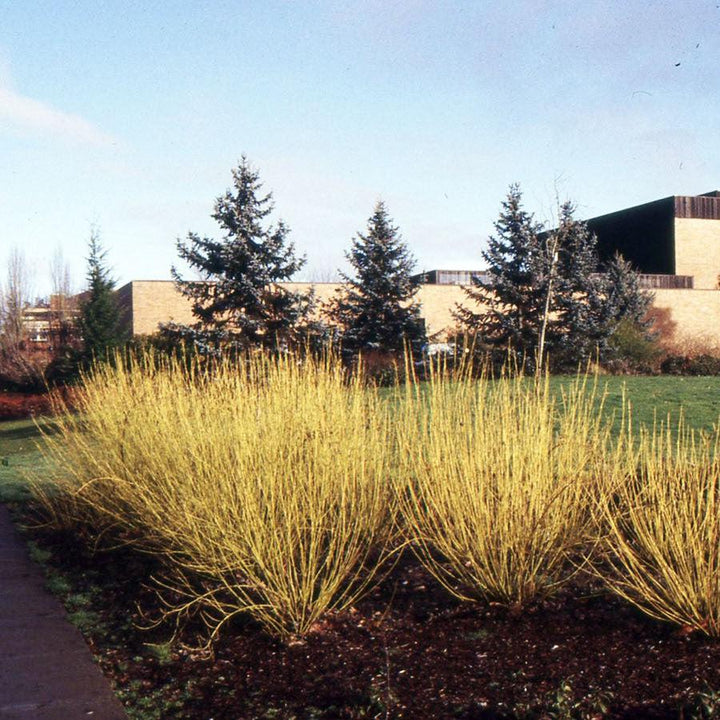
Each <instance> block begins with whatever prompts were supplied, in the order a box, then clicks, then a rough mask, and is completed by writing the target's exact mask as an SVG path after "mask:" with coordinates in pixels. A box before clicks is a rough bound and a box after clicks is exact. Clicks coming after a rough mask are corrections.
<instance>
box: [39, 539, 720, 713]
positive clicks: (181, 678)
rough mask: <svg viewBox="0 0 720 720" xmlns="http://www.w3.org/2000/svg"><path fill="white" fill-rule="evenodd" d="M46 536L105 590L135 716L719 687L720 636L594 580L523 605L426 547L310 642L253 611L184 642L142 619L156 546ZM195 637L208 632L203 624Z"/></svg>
mask: <svg viewBox="0 0 720 720" xmlns="http://www.w3.org/2000/svg"><path fill="white" fill-rule="evenodd" d="M35 539H36V541H37V542H38V543H39V544H40V545H41V546H43V547H46V548H49V549H52V552H53V556H52V559H51V560H50V564H51V565H52V566H53V567H54V568H55V571H59V572H61V573H62V574H63V576H64V577H66V578H69V579H70V581H71V585H72V586H73V590H72V591H71V594H70V596H69V597H68V602H69V606H70V609H71V610H72V609H73V607H74V605H73V603H77V597H78V595H79V596H81V597H83V596H91V597H92V605H91V607H86V608H85V610H86V615H87V612H90V614H91V622H90V625H91V628H90V631H89V632H90V640H89V641H90V644H91V646H92V648H93V650H94V651H95V652H96V654H97V655H98V658H99V661H100V663H101V665H102V666H103V668H104V670H105V672H106V673H107V674H109V675H110V676H111V677H112V678H113V679H114V682H115V683H116V686H117V688H118V690H119V691H120V695H121V697H123V698H124V700H125V701H126V702H127V703H129V704H130V705H131V706H132V707H134V708H135V712H136V713H137V714H135V715H133V716H132V717H136V718H163V720H164V719H165V718H183V719H185V720H195V719H197V720H200V719H201V718H202V720H209V719H210V718H212V719H213V720H242V719H244V718H248V719H250V718H281V719H283V720H290V719H291V718H294V719H296V720H300V719H307V720H310V719H311V718H312V719H315V720H317V719H320V718H322V719H327V720H330V719H331V718H332V719H335V718H337V719H338V720H340V719H343V718H347V719H351V718H412V719H413V720H422V719H424V718H428V719H429V718H460V719H462V720H480V719H482V718H488V719H489V718H516V717H517V718H522V717H536V718H550V717H552V718H563V717H567V718H571V717H577V718H581V717H582V718H592V717H601V716H602V715H601V711H600V707H601V704H602V701H605V704H606V705H607V706H608V708H609V712H608V714H607V715H606V716H607V717H613V718H628V719H629V718H658V719H660V718H689V717H705V715H700V714H697V713H699V710H698V708H699V707H700V700H701V693H704V694H705V698H706V700H707V702H708V703H712V702H714V701H715V699H714V698H713V696H712V692H711V690H710V689H720V641H716V640H712V639H709V638H707V637H704V636H702V635H700V634H687V633H684V632H682V631H681V630H678V629H676V628H674V627H672V626H670V625H665V624H662V623H659V622H657V621H654V620H652V619H650V618H647V617H645V616H644V615H642V614H640V613H639V612H638V611H636V610H635V609H633V608H632V607H630V606H629V605H627V604H626V603H624V602H622V601H620V600H618V599H616V598H613V597H609V596H607V595H605V594H603V593H602V592H601V591H600V588H598V587H597V586H596V585H595V584H594V583H593V582H592V581H590V580H587V579H586V580H585V581H584V582H583V583H581V584H578V585H577V586H575V587H573V588H568V589H567V590H566V591H565V592H564V593H563V594H562V595H561V596H559V597H556V598H554V599H552V600H548V601H545V602H543V603H539V604H537V605H535V606H532V607H528V608H525V609H523V610H522V611H512V610H510V609H507V608H504V607H500V606H492V605H488V604H483V603H477V604H468V603H461V602H458V601H456V600H454V599H453V598H452V597H450V596H449V595H447V594H446V593H445V592H444V591H443V590H442V589H440V588H439V587H438V586H437V584H436V583H435V582H434V581H433V580H432V578H430V577H428V576H427V574H426V573H425V571H424V570H423V569H422V568H421V567H419V566H418V564H417V563H416V562H415V561H414V560H413V559H412V557H407V558H406V559H405V560H404V561H403V562H402V563H401V564H400V565H399V566H398V567H397V568H396V570H395V571H394V573H393V575H392V576H391V577H390V578H388V580H387V581H386V582H385V583H384V584H383V585H382V586H381V587H380V588H378V589H377V590H376V591H375V592H374V593H373V594H372V595H371V596H370V597H368V598H367V599H366V600H364V601H363V602H361V603H360V604H359V605H358V606H357V607H356V608H354V609H353V610H351V611H347V612H343V613H339V614H334V615H331V616H330V617H328V619H327V620H325V621H324V622H323V623H321V624H319V625H318V626H317V627H316V628H315V631H314V632H312V633H311V634H310V635H309V636H308V637H307V638H306V639H304V640H303V641H301V642H296V643H289V644H282V643H280V642H278V641H276V640H273V639H272V638H270V637H268V636H267V635H266V634H264V633H263V632H262V631H261V630H259V629H258V627H257V626H255V625H254V624H253V623H252V622H250V621H241V622H237V623H235V624H234V625H233V626H232V627H230V628H228V629H227V630H226V631H225V632H224V634H223V635H222V637H221V638H220V640H219V641H218V642H217V644H216V645H215V648H214V652H212V653H202V652H198V651H193V650H189V649H187V648H185V649H183V647H182V645H181V644H180V643H176V644H174V645H173V646H171V648H170V650H169V651H168V652H164V653H158V651H157V648H155V649H153V646H152V645H151V644H152V643H158V642H160V641H161V640H162V639H163V638H164V637H167V629H165V630H160V631H157V630H155V631H151V632H148V631H144V632H140V631H138V630H137V629H136V628H135V627H134V626H133V623H134V622H138V621H141V618H140V615H139V614H138V611H137V608H136V602H137V601H140V603H141V605H142V607H144V609H145V610H150V611H152V609H153V606H154V605H155V604H156V598H155V595H154V593H152V592H151V591H149V590H147V589H143V587H142V586H143V584H144V583H146V582H148V580H149V577H150V575H151V574H152V573H153V572H154V571H156V570H157V568H155V567H154V566H153V564H152V560H151V559H150V558H148V557H146V556H141V555H138V554H135V553H133V552H130V551H122V552H115V553H113V554H97V555H95V556H91V555H89V554H87V553H86V552H85V551H83V550H82V549H80V547H79V546H77V545H76V544H75V543H74V541H72V540H71V539H69V538H67V537H61V536H59V535H57V534H49V533H40V534H38V533H36V534H35ZM128 578H130V581H128ZM93 587H96V588H98V587H99V590H97V589H96V590H92V588H93ZM73 598H75V599H73ZM93 613H94V614H95V615H93ZM93 617H94V620H92V618H93ZM85 621H86V622H87V618H85ZM163 634H164V635H163ZM180 639H181V640H184V641H186V642H188V643H191V644H192V643H193V641H195V640H196V639H197V638H196V636H195V635H194V634H193V628H192V626H188V627H187V628H186V629H185V631H184V634H183V635H182V636H181V638H180ZM693 708H695V713H693V711H692V709H693ZM141 710H142V713H145V714H141ZM565 710H567V712H568V713H570V714H567V713H566V714H563V712H564V711H565ZM718 711H720V698H719V699H717V707H716V709H715V712H716V713H717V712H718ZM707 717H710V716H709V715H707Z"/></svg>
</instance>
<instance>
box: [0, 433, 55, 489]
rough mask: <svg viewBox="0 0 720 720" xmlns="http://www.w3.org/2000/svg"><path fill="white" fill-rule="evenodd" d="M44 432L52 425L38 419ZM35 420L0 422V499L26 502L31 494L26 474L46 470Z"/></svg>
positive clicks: (45, 461)
mask: <svg viewBox="0 0 720 720" xmlns="http://www.w3.org/2000/svg"><path fill="white" fill-rule="evenodd" d="M40 427H43V428H45V431H46V432H47V431H50V430H51V429H52V428H51V426H50V424H49V422H48V421H41V423H40ZM40 427H38V424H37V423H36V422H35V421H34V420H12V421H9V422H2V423H0V502H5V503H8V502H26V501H27V500H29V499H30V497H31V493H30V489H29V487H28V481H27V477H28V475H29V474H30V473H33V474H35V473H37V474H38V475H39V476H42V474H43V473H44V472H45V471H46V470H49V465H48V460H47V459H46V458H45V457H44V455H43V453H42V452H41V451H40V450H39V448H38V442H40V441H41V440H42V433H41V430H40Z"/></svg>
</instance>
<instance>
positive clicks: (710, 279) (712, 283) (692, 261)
mask: <svg viewBox="0 0 720 720" xmlns="http://www.w3.org/2000/svg"><path fill="white" fill-rule="evenodd" d="M675 273H676V274H677V275H693V276H694V277H695V284H694V287H695V288H696V289H701V290H717V289H718V287H720V284H719V283H718V277H719V276H720V220H705V219H698V218H676V219H675Z"/></svg>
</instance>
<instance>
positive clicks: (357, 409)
mask: <svg viewBox="0 0 720 720" xmlns="http://www.w3.org/2000/svg"><path fill="white" fill-rule="evenodd" d="M390 438H391V432H390V417H389V413H388V407H387V404H386V403H385V402H384V401H383V400H382V399H381V398H380V397H379V395H378V393H377V392H375V390H373V389H372V388H367V387H366V385H365V384H364V383H363V381H362V378H361V377H360V376H359V375H358V376H354V377H352V378H348V377H347V376H346V373H345V372H344V370H343V368H342V366H341V364H340V363H339V361H337V360H336V359H335V358H333V357H332V356H327V357H324V358H320V359H318V358H313V357H311V356H309V355H305V356H302V357H301V356H299V355H293V354H288V355H268V354H264V353H258V354H250V355H248V356H247V357H245V358H243V359H242V360H241V361H240V362H236V363H229V362H228V363H218V364H217V365H216V366H214V367H212V368H211V369H209V370H204V371H201V370H200V368H199V367H198V366H197V365H193V366H192V367H190V369H188V368H184V367H182V366H181V365H180V364H178V363H174V362H170V361H158V360H155V359H152V358H148V357H143V358H138V359H131V360H129V361H127V362H122V361H118V362H116V363H115V365H114V366H113V367H110V366H103V367H98V368H96V369H95V371H94V373H93V374H92V375H91V376H90V377H88V378H87V379H86V382H85V385H84V389H83V393H82V400H81V403H80V406H79V408H78V412H77V414H74V415H71V414H66V415H65V416H64V418H63V419H62V420H60V421H59V430H58V432H57V433H56V434H54V435H52V436H50V437H48V438H47V446H48V452H50V453H52V454H53V455H54V457H55V460H56V462H58V461H59V463H60V466H61V467H62V468H63V469H64V472H63V473H61V474H59V475H58V477H57V479H56V485H55V487H54V489H53V490H52V491H51V492H48V491H46V490H43V489H42V488H43V487H44V486H38V494H39V497H40V499H41V500H42V501H43V502H44V503H45V505H46V507H47V508H48V511H49V513H50V515H51V517H52V518H54V520H55V521H56V522H65V523H77V522H81V523H84V524H86V525H87V526H90V527H94V528H96V529H97V531H98V532H99V533H101V534H105V535H107V536H108V537H112V538H113V539H114V540H116V541H117V540H118V539H120V540H124V541H128V542H134V543H137V544H138V545H139V546H140V547H141V548H144V549H147V550H149V551H152V552H155V553H159V554H161V556H162V557H163V558H164V559H165V560H167V561H168V564H169V567H170V568H171V570H170V571H169V574H168V576H167V577H166V578H165V579H164V580H163V583H164V585H165V587H166V588H168V589H169V590H171V591H172V592H170V593H167V594H166V597H173V596H174V597H175V598H176V599H177V598H180V600H177V601H176V602H175V604H174V605H172V606H171V607H170V608H169V612H173V611H179V610H182V609H188V608H191V607H193V606H198V607H200V608H202V610H203V612H204V613H205V614H206V617H207V619H208V622H209V624H210V627H211V630H212V633H216V632H217V631H218V629H219V628H220V627H221V626H222V624H223V623H225V622H226V621H227V620H228V619H230V618H231V617H233V616H234V615H236V614H238V613H243V612H250V613H251V614H252V615H253V616H254V617H256V618H257V619H258V621H259V622H260V623H262V625H263V626H264V627H265V628H266V629H268V630H269V631H271V632H272V633H274V634H276V635H279V636H282V637H289V636H292V635H303V634H304V633H306V632H307V631H308V630H309V629H310V628H311V627H312V625H313V624H314V623H316V622H317V621H318V619H319V618H321V617H322V615H323V614H324V613H326V612H327V611H329V610H332V609H340V608H343V607H346V606H348V605H349V604H351V603H353V602H355V600H356V599H357V598H358V596H359V595H360V594H362V593H363V592H364V591H366V590H367V589H368V587H369V586H370V584H371V583H372V582H373V580H374V579H375V578H376V575H377V571H378V567H379V566H380V564H381V563H382V562H383V560H384V558H385V557H386V556H387V554H388V552H389V550H388V543H389V540H390V536H391V534H392V532H393V528H394V527H395V520H394V505H393V503H392V488H391V484H390V482H389V477H390V474H391V468H390V464H391V458H392V452H393V449H392V443H391V442H390Z"/></svg>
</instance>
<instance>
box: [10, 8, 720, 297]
mask: <svg viewBox="0 0 720 720" xmlns="http://www.w3.org/2000/svg"><path fill="white" fill-rule="evenodd" d="M719 6H720V0H710V1H706V0H684V2H682V3H680V2H677V1H676V0H674V1H665V0H643V1H642V2H640V1H638V0H617V1H609V0H606V1H602V0H580V1H577V0H573V1H570V0H568V1H565V2H559V1H554V0H534V1H532V2H531V1H528V0H519V1H516V2H507V0H505V1H504V2H503V1H502V0H486V1H484V2H481V1H479V0H478V1H475V2H450V1H443V0H437V1H435V2H426V1H425V0H397V1H396V2H393V1H392V0H368V1H367V2H357V1H354V2H351V1H347V2H323V1H320V0H318V1H316V2H309V1H308V2H301V1H297V2H278V1H276V0H263V1H262V2H260V1H253V2H239V1H236V2H228V1H223V0H218V1H216V2H209V1H207V2H199V1H196V2H189V1H183V0H177V1H167V2H161V3H148V2H135V1H134V0H104V1H103V0H92V1H86V0H76V1H74V2H70V1H69V0H52V1H47V2H39V1H36V0H0V215H1V217H0V274H1V273H2V263H3V259H4V257H5V256H6V255H7V252H8V251H9V249H10V248H11V247H12V246H13V245H16V246H18V247H20V248H22V249H23V250H24V252H25V254H26V256H27V257H28V260H29V261H30V262H31V263H32V264H33V266H34V267H35V283H36V287H37V291H38V292H47V291H48V287H49V272H48V269H47V268H48V263H49V260H50V258H51V257H52V255H53V253H54V252H55V250H56V248H58V247H60V248H61V249H62V251H63V254H64V256H65V258H66V260H67V261H68V263H69V265H70V267H71V270H72V273H73V275H74V279H75V283H76V285H77V286H78V287H80V286H82V283H83V274H84V269H85V262H84V257H85V255H86V248H87V240H88V237H89V234H90V229H91V226H92V225H93V224H94V225H96V226H98V228H99V230H100V233H101V237H102V240H103V243H104V245H105V246H106V248H107V249H108V260H109V263H110V264H111V265H112V267H113V270H114V274H115V277H116V278H117V280H118V281H119V282H120V283H124V282H127V281H128V280H131V279H165V278H168V277H169V269H170V266H171V265H172V264H173V263H174V262H175V261H176V253H175V241H176V239H177V238H178V237H184V236H185V235H186V233H187V232H188V231H190V230H192V231H196V232H199V233H202V234H207V235H217V228H216V226H215V225H214V223H213V221H212V220H211V218H210V213H211V211H212V205H213V202H214V199H215V198H216V197H217V196H218V195H219V194H221V193H222V192H223V191H224V190H225V189H226V188H227V187H228V186H229V185H230V182H231V176H230V169H231V168H232V167H233V166H235V165H236V163H237V161H238V159H239V158H240V156H241V155H242V154H245V155H247V157H248V158H249V160H250V161H251V162H252V164H253V165H254V166H255V167H257V169H258V170H259V171H260V174H261V177H262V179H263V181H264V183H265V188H266V189H267V190H269V191H272V192H273V193H274V197H275V203H276V216H277V217H280V218H282V219H283V220H285V222H286V223H287V224H288V225H289V227H290V229H291V231H292V232H291V238H292V239H293V241H294V242H295V245H296V248H297V250H298V252H299V253H301V254H304V255H306V256H307V261H308V262H307V265H306V268H305V269H304V270H303V272H302V275H301V276H300V277H302V278H306V279H312V280H326V279H331V278H332V277H333V276H334V274H335V272H336V270H337V269H338V268H339V267H340V268H342V269H347V268H346V266H345V264H344V257H343V256H344V252H345V251H346V250H347V249H348V248H349V246H350V242H351V240H352V238H353V236H354V234H355V233H356V232H357V231H358V230H362V229H363V228H364V227H365V224H366V221H367V218H368V217H369V215H370V214H371V213H372V209H373V206H374V204H375V202H376V201H377V200H378V199H383V200H384V201H385V202H386V204H387V206H388V209H389V211H390V214H391V215H392V217H393V218H394V220H395V223H396V224H397V225H398V226H399V227H400V230H401V232H402V235H403V237H404V239H405V240H406V242H407V243H408V245H409V246H410V247H411V249H412V252H413V254H414V256H415V258H416V259H417V268H418V270H423V269H431V268H434V267H442V268H463V267H468V268H474V267H478V266H481V265H482V260H481V256H480V253H481V250H482V248H483V244H484V241H485V239H486V237H487V235H488V234H489V233H490V232H491V231H492V223H493V220H494V219H495V218H496V217H497V213H498V209H499V206H500V202H501V200H502V199H503V197H504V196H505V193H506V191H507V188H508V186H509V184H510V183H513V182H519V183H520V184H521V187H522V188H523V191H524V194H525V201H526V206H527V208H528V209H529V210H531V211H533V212H534V213H535V214H536V217H537V218H538V219H539V220H543V221H550V220H551V219H552V217H553V213H554V208H555V201H556V197H559V198H560V199H561V200H562V199H566V198H569V199H572V200H574V201H575V202H576V203H577V205H578V208H579V210H578V214H579V215H580V216H581V217H592V216H594V215H599V214H602V213H605V212H611V211H613V210H618V209H621V208H623V207H628V206H631V205H636V204H639V203H642V202H647V201H650V200H654V199H657V198H660V197H666V196H668V195H673V194H678V195H685V194H687V195H692V194H698V193H701V192H705V191H708V190H712V189H716V188H720V152H718V150H719V147H718V145H719V143H720V133H719V132H718V129H719V127H718V126H719V125H720V93H718V60H720V7H719Z"/></svg>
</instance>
